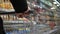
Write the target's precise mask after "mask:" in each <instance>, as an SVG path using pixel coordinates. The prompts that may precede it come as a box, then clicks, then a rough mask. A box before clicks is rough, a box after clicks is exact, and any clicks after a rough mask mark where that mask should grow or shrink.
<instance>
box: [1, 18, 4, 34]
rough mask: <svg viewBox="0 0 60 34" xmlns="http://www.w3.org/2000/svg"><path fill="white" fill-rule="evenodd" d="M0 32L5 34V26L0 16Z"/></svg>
mask: <svg viewBox="0 0 60 34" xmlns="http://www.w3.org/2000/svg"><path fill="white" fill-rule="evenodd" d="M0 34H5V32H4V28H3V20H2V18H1V17H0Z"/></svg>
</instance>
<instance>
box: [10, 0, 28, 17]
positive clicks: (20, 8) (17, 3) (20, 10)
mask: <svg viewBox="0 0 60 34" xmlns="http://www.w3.org/2000/svg"><path fill="white" fill-rule="evenodd" d="M10 2H11V3H12V5H13V8H14V9H15V13H16V16H18V17H23V14H24V13H27V9H28V5H27V1H26V0H10Z"/></svg>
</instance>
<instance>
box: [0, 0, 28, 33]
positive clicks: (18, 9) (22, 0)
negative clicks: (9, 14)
mask: <svg viewBox="0 0 60 34" xmlns="http://www.w3.org/2000/svg"><path fill="white" fill-rule="evenodd" d="M10 1H11V3H12V5H13V7H14V9H15V13H16V15H17V16H18V17H23V15H22V14H23V13H26V11H27V9H28V6H27V1H26V0H10ZM0 34H5V32H4V29H3V20H2V18H1V17H0Z"/></svg>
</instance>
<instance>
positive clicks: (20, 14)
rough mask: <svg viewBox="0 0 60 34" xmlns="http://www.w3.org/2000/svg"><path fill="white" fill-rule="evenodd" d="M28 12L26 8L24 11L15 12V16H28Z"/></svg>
mask: <svg viewBox="0 0 60 34" xmlns="http://www.w3.org/2000/svg"><path fill="white" fill-rule="evenodd" d="M28 12H29V11H28V10H27V11H26V12H25V13H16V16H17V17H18V18H23V17H24V16H28V15H29V13H28Z"/></svg>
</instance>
